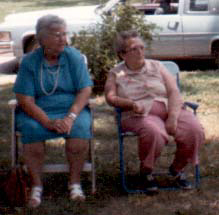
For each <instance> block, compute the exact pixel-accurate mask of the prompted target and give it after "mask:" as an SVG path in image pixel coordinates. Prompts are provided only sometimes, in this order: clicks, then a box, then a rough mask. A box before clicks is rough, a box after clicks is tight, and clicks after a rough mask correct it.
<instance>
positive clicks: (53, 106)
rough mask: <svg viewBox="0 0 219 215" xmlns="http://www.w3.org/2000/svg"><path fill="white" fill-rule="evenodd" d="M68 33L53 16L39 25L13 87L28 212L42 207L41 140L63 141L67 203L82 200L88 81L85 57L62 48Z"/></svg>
mask: <svg viewBox="0 0 219 215" xmlns="http://www.w3.org/2000/svg"><path fill="white" fill-rule="evenodd" d="M66 28H67V26H66V22H65V21H64V20H63V19H61V18H60V17H58V16H55V15H46V16H43V17H41V18H40V19H39V20H38V22H37V25H36V37H37V39H38V42H39V45H40V47H39V48H38V49H36V50H35V51H33V52H31V53H30V54H27V55H26V56H25V57H24V58H23V60H22V62H21V65H20V69H19V72H18V76H17V79H16V82H15V85H14V92H15V93H16V98H17V100H18V103H19V107H20V109H19V110H18V112H17V120H16V126H17V128H18V130H20V131H21V133H22V143H23V146H24V158H25V163H26V165H27V167H28V169H29V172H30V175H31V179H32V190H31V194H30V198H29V202H28V204H29V206H30V207H32V208H35V207H37V206H39V205H40V203H41V195H42V191H43V185H42V181H41V170H42V165H43V161H44V141H45V140H47V139H51V138H56V137H60V136H62V137H64V138H65V139H66V156H67V160H68V162H69V167H70V176H69V190H70V198H71V199H72V200H78V199H79V200H84V199H85V196H84V193H83V191H82V188H81V185H80V174H81V170H82V168H83V165H84V162H85V159H86V155H87V151H88V141H87V140H88V139H89V138H91V134H90V124H91V120H90V119H91V118H90V112H89V109H88V108H87V103H88V99H89V97H90V95H91V86H92V81H91V80H90V77H89V74H88V72H87V67H86V64H85V62H84V58H83V56H82V55H81V54H80V52H79V51H78V50H76V49H75V48H72V47H68V46H66V44H67V32H66Z"/></svg>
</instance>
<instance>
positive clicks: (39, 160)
mask: <svg viewBox="0 0 219 215" xmlns="http://www.w3.org/2000/svg"><path fill="white" fill-rule="evenodd" d="M24 159H25V163H26V165H27V167H28V169H29V172H30V176H31V180H32V186H42V181H41V172H42V167H43V162H44V143H43V142H38V143H31V144H24Z"/></svg>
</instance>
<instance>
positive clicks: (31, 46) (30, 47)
mask: <svg viewBox="0 0 219 215" xmlns="http://www.w3.org/2000/svg"><path fill="white" fill-rule="evenodd" d="M38 47H39V44H38V42H37V40H36V39H35V38H31V39H30V40H28V41H27V43H26V45H25V49H24V53H28V52H32V51H34V50H35V49H36V48H38Z"/></svg>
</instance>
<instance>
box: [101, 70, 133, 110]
mask: <svg viewBox="0 0 219 215" xmlns="http://www.w3.org/2000/svg"><path fill="white" fill-rule="evenodd" d="M105 97H106V101H107V103H108V104H109V105H112V106H114V107H120V108H122V109H124V110H132V109H133V105H134V102H133V101H132V100H130V99H126V98H121V97H119V96H117V93H116V77H115V74H113V73H111V72H110V73H109V75H108V78H107V81H106V84H105Z"/></svg>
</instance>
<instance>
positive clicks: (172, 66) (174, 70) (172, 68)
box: [160, 61, 180, 89]
mask: <svg viewBox="0 0 219 215" xmlns="http://www.w3.org/2000/svg"><path fill="white" fill-rule="evenodd" d="M160 62H161V63H162V64H163V65H164V66H165V67H166V68H167V70H168V71H169V72H170V73H171V74H172V75H173V76H174V77H175V78H176V83H177V86H178V88H179V89H180V81H179V72H180V70H179V67H178V65H177V64H176V63H174V62H173V61H160Z"/></svg>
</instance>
